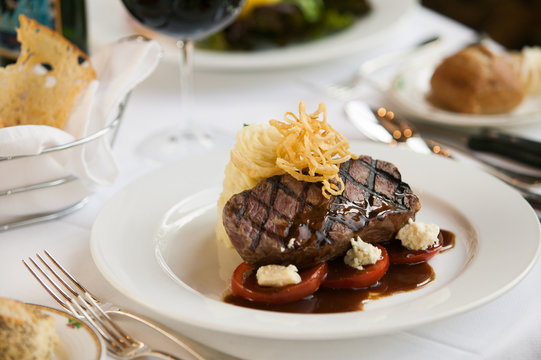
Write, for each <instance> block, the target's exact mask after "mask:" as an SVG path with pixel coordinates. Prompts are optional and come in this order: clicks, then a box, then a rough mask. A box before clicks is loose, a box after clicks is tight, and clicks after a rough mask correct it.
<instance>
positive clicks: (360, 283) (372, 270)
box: [321, 245, 389, 289]
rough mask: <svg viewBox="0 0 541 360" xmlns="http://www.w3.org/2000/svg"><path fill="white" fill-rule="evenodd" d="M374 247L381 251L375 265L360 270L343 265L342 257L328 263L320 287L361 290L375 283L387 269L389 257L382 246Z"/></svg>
mask: <svg viewBox="0 0 541 360" xmlns="http://www.w3.org/2000/svg"><path fill="white" fill-rule="evenodd" d="M375 246H377V247H378V248H380V249H381V259H379V260H378V261H377V262H376V263H375V264H372V265H366V266H364V269H362V270H357V269H355V268H352V267H351V266H348V265H346V264H344V259H343V258H342V257H340V258H338V259H335V260H333V261H330V262H329V270H328V272H327V277H326V278H325V280H323V283H322V284H321V286H322V287H327V288H333V289H361V288H365V287H369V286H371V285H373V284H375V283H377V282H378V280H379V279H381V278H382V277H383V275H385V273H386V272H387V269H388V268H389V255H388V254H387V251H386V250H385V248H384V247H383V246H381V245H375Z"/></svg>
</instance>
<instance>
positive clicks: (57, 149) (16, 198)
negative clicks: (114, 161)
mask: <svg viewBox="0 0 541 360" xmlns="http://www.w3.org/2000/svg"><path fill="white" fill-rule="evenodd" d="M127 102H128V96H126V97H125V98H124V100H123V101H122V102H121V103H120V105H119V108H118V113H117V115H116V117H115V118H114V120H113V121H111V122H110V123H109V125H107V126H106V127H104V128H102V129H101V130H99V131H96V132H95V133H93V134H90V135H88V136H86V137H83V138H80V139H77V140H74V141H72V142H68V143H65V144H61V145H57V146H52V147H47V148H45V149H43V150H42V151H41V152H39V153H38V154H35V155H19V156H7V157H0V165H2V164H6V162H16V161H20V160H21V159H27V158H34V159H42V158H44V157H46V156H50V155H51V154H55V155H59V154H60V155H62V154H66V156H68V153H69V152H71V151H80V150H81V149H82V148H84V147H87V146H89V145H90V144H93V143H95V142H97V141H102V140H103V139H105V140H106V141H108V142H109V143H110V144H111V146H112V145H113V143H114V141H115V138H116V135H117V133H118V129H119V126H120V123H121V120H122V115H123V113H124V109H125V107H126V104H127ZM38 161H40V160H38ZM6 175H7V176H10V174H5V175H4V176H6ZM70 191H71V192H72V193H73V196H71V198H70V197H68V198H67V199H66V204H62V205H61V206H60V207H55V208H52V209H50V210H49V211H40V210H38V209H37V208H36V211H35V212H34V211H32V205H33V204H32V203H28V204H24V205H25V206H27V207H28V208H30V209H29V210H28V213H27V214H24V215H21V214H19V215H17V214H14V216H13V217H9V218H8V219H1V218H0V219H1V220H0V232H3V231H7V230H11V229H14V228H19V227H23V226H27V225H32V224H36V223H40V222H44V221H48V220H53V219H58V218H60V217H62V216H65V215H68V214H70V213H72V212H74V211H76V210H79V209H81V208H82V207H83V206H84V205H86V204H87V202H88V200H89V196H90V195H91V194H92V193H93V192H94V190H93V186H92V184H88V183H87V182H83V181H82V180H81V179H80V178H79V177H77V176H76V175H74V174H66V175H65V176H61V177H57V178H52V179H47V180H44V181H39V182H34V183H30V184H24V185H22V186H17V187H13V188H8V189H0V209H2V208H3V209H5V210H6V211H9V206H10V204H12V203H13V202H20V201H24V200H22V199H21V197H22V196H23V195H28V194H38V192H40V194H39V195H40V197H41V198H44V199H45V198H47V197H55V196H58V194H60V193H62V194H66V193H68V192H70Z"/></svg>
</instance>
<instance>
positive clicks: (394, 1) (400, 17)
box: [132, 0, 417, 70]
mask: <svg viewBox="0 0 541 360" xmlns="http://www.w3.org/2000/svg"><path fill="white" fill-rule="evenodd" d="M416 4H417V0H377V1H371V5H372V11H371V12H370V14H368V15H367V16H365V17H363V18H361V19H360V20H359V21H357V23H356V24H354V25H353V26H351V27H350V28H348V29H346V30H344V31H342V32H340V33H337V34H333V35H329V36H327V37H324V38H321V39H317V40H313V41H309V42H305V43H296V44H292V45H289V46H285V47H280V48H272V49H268V50H261V51H236V52H234V51H212V50H203V49H196V51H195V59H194V64H195V66H197V67H201V68H209V69H230V70H232V69H235V70H254V69H264V68H268V69H276V68H284V67H291V66H300V65H307V64H313V63H318V62H322V61H326V60H330V59H335V58H340V57H343V56H346V55H351V54H353V53H356V52H359V51H362V50H365V49H368V48H371V47H375V46H376V45H378V44H380V43H381V42H382V41H383V40H384V38H385V37H386V36H389V35H390V34H392V32H393V31H394V30H395V29H396V28H397V27H399V26H400V25H401V24H402V22H403V21H404V20H405V19H407V18H408V16H409V14H410V13H411V11H412V10H413V9H414V8H415V5H416ZM132 26H133V28H134V29H137V31H138V32H140V33H143V34H145V35H148V36H150V37H152V38H155V39H157V40H158V41H160V43H161V44H162V45H163V46H164V50H165V59H167V60H169V61H175V62H178V56H179V55H178V49H177V48H176V46H175V39H172V38H170V37H167V36H164V35H161V34H159V33H156V32H152V31H150V30H148V29H145V28H143V27H142V26H141V25H138V23H136V22H135V21H133V22H132Z"/></svg>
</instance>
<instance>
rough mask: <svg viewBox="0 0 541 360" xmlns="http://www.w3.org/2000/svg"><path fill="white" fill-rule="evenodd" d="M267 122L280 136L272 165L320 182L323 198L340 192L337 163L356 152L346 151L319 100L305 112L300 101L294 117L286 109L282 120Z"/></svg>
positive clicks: (300, 179) (341, 184) (344, 160)
mask: <svg viewBox="0 0 541 360" xmlns="http://www.w3.org/2000/svg"><path fill="white" fill-rule="evenodd" d="M320 115H322V119H321V120H320V119H319V118H320ZM270 124H271V126H273V127H274V128H276V129H277V130H278V131H279V132H280V133H281V134H282V136H283V139H282V141H281V142H280V143H278V145H277V147H276V165H277V166H278V167H279V168H280V169H282V170H283V171H285V172H286V173H288V174H290V175H291V176H293V177H294V178H295V179H297V180H299V181H307V182H321V183H322V185H323V186H322V193H323V195H324V196H325V197H326V198H329V197H330V196H331V195H340V194H342V192H343V191H344V182H343V181H342V179H341V178H340V177H339V176H338V170H339V167H340V164H342V163H344V162H346V161H348V160H349V159H351V158H354V159H356V158H357V156H356V155H354V154H352V153H351V152H350V151H349V142H348V141H347V139H346V138H345V137H344V136H343V135H342V134H341V133H339V132H338V131H336V130H334V129H333V128H332V127H331V126H330V125H329V124H328V123H327V110H326V109H325V105H324V104H323V103H321V104H319V107H318V109H317V110H316V111H315V112H314V113H312V114H307V113H306V109H305V104H304V102H302V101H301V102H300V103H299V116H298V117H297V116H295V114H293V113H291V112H287V113H286V114H285V115H284V121H283V122H281V121H278V120H271V121H270Z"/></svg>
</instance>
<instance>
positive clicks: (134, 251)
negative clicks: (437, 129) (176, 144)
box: [91, 142, 541, 359]
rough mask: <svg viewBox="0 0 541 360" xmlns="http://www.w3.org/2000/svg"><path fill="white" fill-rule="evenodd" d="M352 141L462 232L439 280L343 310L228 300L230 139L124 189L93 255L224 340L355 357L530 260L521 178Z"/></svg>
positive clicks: (236, 351) (481, 292)
mask: <svg viewBox="0 0 541 360" xmlns="http://www.w3.org/2000/svg"><path fill="white" fill-rule="evenodd" d="M351 145H352V150H353V151H354V152H362V153H366V154H370V155H372V156H373V157H375V158H378V159H384V160H388V161H391V162H393V163H395V164H396V165H397V166H398V168H399V169H400V171H401V173H402V176H403V179H404V181H406V182H408V183H409V184H410V185H411V187H412V188H413V189H414V191H415V192H416V193H417V194H418V195H419V197H420V200H421V203H422V205H423V206H422V209H421V211H420V212H419V214H418V219H419V220H421V221H423V222H434V223H437V224H439V225H440V226H441V227H442V228H445V229H448V230H451V231H453V232H455V233H456V234H457V244H456V246H455V248H454V249H453V250H450V251H447V252H445V253H443V254H441V255H438V256H436V257H435V258H434V259H432V260H431V262H430V264H431V266H432V267H433V268H434V271H435V273H436V280H435V281H434V282H432V283H430V284H428V285H427V286H425V287H424V288H421V289H418V290H415V291H411V292H407V293H404V294H396V295H393V296H390V297H388V298H384V299H379V300H376V301H372V302H370V303H368V304H366V305H365V308H364V310H363V311H355V312H347V313H336V314H286V313H276V312H268V311H261V310H254V309H247V308H243V307H239V306H234V305H231V304H227V303H224V302H223V301H222V300H221V295H222V294H223V292H224V291H225V290H226V289H227V286H228V278H227V277H228V276H229V274H230V273H231V271H232V269H233V267H234V266H235V265H236V264H238V262H239V261H240V260H239V258H238V257H236V258H235V254H234V253H231V251H232V250H229V251H230V252H229V254H228V252H227V250H226V251H222V250H223V248H221V247H219V246H217V244H216V241H215V239H214V237H215V234H214V223H215V221H216V208H215V200H216V198H217V194H218V193H219V190H216V189H219V188H220V186H221V182H222V178H223V169H224V167H225V164H226V162H227V161H228V154H227V152H223V151H222V152H212V153H209V154H207V155H204V156H201V157H194V158H189V159H185V160H183V161H181V162H179V163H176V164H173V165H171V166H168V167H165V168H162V169H159V170H157V171H156V172H154V173H151V174H149V175H147V176H145V177H143V178H141V179H139V180H137V181H135V182H134V183H132V184H131V185H129V186H127V187H126V188H124V189H123V190H121V191H120V192H119V193H117V194H116V195H115V196H114V197H113V198H112V199H111V200H110V201H109V202H108V203H107V204H106V205H105V206H104V207H103V208H102V210H101V211H100V213H99V215H98V216H97V218H96V221H95V223H94V225H93V227H92V233H91V251H92V256H93V259H94V261H95V263H96V265H97V267H98V269H99V270H100V271H101V272H102V274H103V275H104V277H105V278H106V279H107V280H108V281H109V282H110V283H111V284H112V285H113V286H114V287H116V288H117V289H118V290H119V291H120V292H122V293H123V294H125V296H127V297H129V298H131V299H132V300H134V301H136V302H138V303H139V304H140V305H141V306H142V308H143V309H146V310H147V311H149V312H150V314H149V313H147V314H146V315H149V316H150V315H151V316H154V317H155V318H158V319H159V320H160V321H162V322H164V323H166V324H167V325H168V326H169V327H171V328H173V329H175V330H177V331H179V332H182V333H184V334H185V335H187V336H188V337H192V338H193V339H195V340H197V341H200V342H202V343H205V344H207V345H209V346H211V347H214V348H217V349H220V350H221V351H223V352H226V353H229V354H232V355H235V356H238V357H241V358H253V354H258V356H260V359H275V358H276V357H279V358H283V359H294V358H302V357H305V358H308V357H310V358H312V357H313V358H314V359H324V358H330V357H335V358H348V356H349V357H351V356H352V354H354V352H355V351H357V350H358V348H359V347H362V348H363V352H365V353H372V351H374V353H377V352H378V350H377V348H376V347H378V346H382V342H383V343H384V342H385V340H384V339H385V337H377V336H376V335H382V334H387V333H391V332H395V331H398V330H401V329H407V328H411V327H414V326H419V325H422V324H425V323H428V322H432V321H436V320H440V319H444V318H448V317H451V316H454V315H458V314H461V313H463V312H465V311H468V310H471V309H474V308H476V307H478V306H481V305H483V304H485V303H487V302H489V301H491V300H494V299H495V298H496V297H498V296H500V295H502V294H503V293H505V292H506V291H508V290H509V289H511V288H512V287H513V286H514V285H516V284H517V283H518V282H519V281H520V280H521V279H523V278H524V277H525V276H526V274H527V273H528V272H529V270H530V269H531V267H532V266H533V264H534V262H535V260H536V259H537V257H538V255H539V251H540V242H541V231H540V226H539V222H538V219H537V217H536V215H535V213H534V212H533V210H532V209H531V207H530V206H529V205H528V203H527V202H526V201H525V200H524V199H523V198H522V197H521V196H520V195H519V194H518V192H516V191H515V190H514V189H512V188H510V187H509V186H507V185H505V184H504V183H503V182H501V181H499V180H497V179H496V178H494V177H492V176H490V175H488V174H486V173H483V172H481V171H479V170H476V169H473V168H470V167H467V166H465V165H463V164H460V163H457V162H454V161H452V160H449V159H444V158H441V157H436V156H433V155H423V154H417V153H413V152H411V151H408V150H406V149H400V148H392V147H388V146H386V145H379V144H372V143H362V142H352V144H351ZM428 173H430V174H431V175H430V176H427V174H428ZM495 219H505V221H495ZM509 224H513V226H509ZM510 238H512V239H514V242H513V254H514V255H513V257H512V258H510V257H509V256H507V255H508V252H509V239H510ZM156 245H158V246H156ZM156 252H159V253H161V254H158V255H159V256H161V257H162V259H161V260H159V261H158V260H157V258H156ZM119 254H122V256H119ZM159 256H158V259H159ZM224 258H225V259H226V260H229V262H227V261H223V260H224ZM502 258H505V259H506V264H505V266H502V265H501V259H502ZM364 338H366V341H365V340H364ZM380 340H381V341H380ZM337 344H339V346H337ZM372 346H374V348H373V349H372V348H371V347H372Z"/></svg>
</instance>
